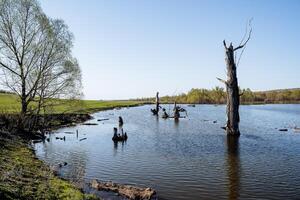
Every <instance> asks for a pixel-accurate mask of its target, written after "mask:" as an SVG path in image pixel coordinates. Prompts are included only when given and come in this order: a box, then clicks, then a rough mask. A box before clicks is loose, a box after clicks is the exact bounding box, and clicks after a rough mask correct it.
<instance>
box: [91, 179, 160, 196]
mask: <svg viewBox="0 0 300 200" xmlns="http://www.w3.org/2000/svg"><path fill="white" fill-rule="evenodd" d="M91 186H92V188H95V189H97V190H103V191H111V192H115V193H118V194H119V195H122V196H124V197H127V198H129V199H133V200H137V199H145V200H150V199H152V197H154V195H155V194H156V192H155V190H153V189H152V188H140V187H136V186H131V185H121V184H117V183H113V182H105V183H102V182H99V181H97V180H93V181H92V183H91Z"/></svg>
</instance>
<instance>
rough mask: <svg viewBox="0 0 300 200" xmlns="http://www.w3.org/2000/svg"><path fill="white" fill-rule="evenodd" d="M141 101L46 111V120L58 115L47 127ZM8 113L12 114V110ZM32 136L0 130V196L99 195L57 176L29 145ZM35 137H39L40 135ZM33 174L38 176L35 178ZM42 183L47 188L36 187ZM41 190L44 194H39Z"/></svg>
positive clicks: (67, 125) (61, 197)
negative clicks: (76, 109) (87, 192)
mask: <svg viewBox="0 0 300 200" xmlns="http://www.w3.org/2000/svg"><path fill="white" fill-rule="evenodd" d="M142 105H144V103H141V102H137V103H136V104H134V105H132V104H129V105H121V106H120V105H117V106H108V107H102V108H96V109H89V110H85V111H86V113H85V114H83V113H81V114H76V113H73V114H72V113H71V114H70V113H63V114H54V115H49V116H50V117H49V116H47V117H49V119H48V120H53V116H57V117H56V119H55V120H54V122H55V123H59V124H55V123H54V124H55V125H53V124H51V123H49V126H47V127H46V129H47V130H48V131H49V130H50V131H49V134H51V131H53V130H57V129H60V128H64V127H70V126H73V125H76V124H78V123H83V122H85V121H87V120H90V119H92V117H91V114H93V113H96V112H101V111H106V110H113V109H117V108H124V107H137V106H142ZM7 115H8V116H10V117H11V116H12V115H13V114H10V115H9V114H7ZM0 119H1V117H0ZM10 120H11V118H10ZM13 121H14V120H12V122H13ZM50 122H52V121H50ZM34 139H35V138H33V137H28V135H27V136H26V135H24V134H16V133H12V132H5V131H0V145H1V148H0V163H5V164H1V165H0V199H2V198H3V199H53V198H54V199H72V200H77V199H78V200H79V199H100V198H98V197H96V196H95V195H91V194H86V193H84V192H83V190H82V188H78V187H76V186H75V185H74V184H72V183H71V182H70V181H68V180H65V179H63V178H62V177H60V176H57V175H56V174H55V171H54V170H53V169H50V166H49V165H48V164H47V163H45V162H44V161H42V160H40V159H38V158H37V156H36V154H35V150H34V149H33V148H32V145H31V141H34ZM38 139H39V140H41V138H38ZM41 141H42V140H41ZM12 166H13V167H12ZM15 166H18V168H20V169H22V170H21V173H20V172H19V171H17V169H16V168H15ZM11 168H12V169H11ZM10 170H12V171H10ZM28 171H29V172H30V173H29V174H27V172H28ZM7 174H18V177H9V176H8V175H7ZM35 174H39V175H40V176H39V177H38V178H36V177H35ZM39 178H40V179H41V180H40V179H39ZM19 179H21V180H23V179H24V181H19ZM37 179H38V180H37ZM10 182H18V184H13V185H11V184H10ZM36 182H38V184H37V183H36ZM44 187H46V188H47V189H48V190H43V191H39V188H44ZM24 188H26V191H24ZM36 190H37V191H38V192H36ZM31 191H32V192H31ZM42 193H44V194H43V195H42ZM36 195H37V196H36ZM39 195H42V196H39Z"/></svg>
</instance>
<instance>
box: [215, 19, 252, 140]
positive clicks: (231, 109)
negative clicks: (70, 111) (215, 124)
mask: <svg viewBox="0 0 300 200" xmlns="http://www.w3.org/2000/svg"><path fill="white" fill-rule="evenodd" d="M249 26H250V30H249V32H248V33H246V34H247V35H248V37H247V39H246V40H245V41H244V42H243V40H244V39H243V40H242V42H241V43H240V45H239V46H238V47H236V48H234V47H233V45H232V43H230V45H229V47H227V45H226V42H225V40H223V45H224V48H225V56H226V66H227V80H226V81H225V80H222V79H220V78H217V79H218V80H219V81H221V82H223V83H224V84H225V85H226V93H227V110H226V112H227V124H226V132H227V134H228V135H235V136H239V135H240V130H239V122H240V115H239V106H240V93H239V86H238V79H237V73H236V60H235V52H236V51H237V50H239V49H241V50H242V52H243V49H244V48H245V47H246V45H247V43H248V41H249V40H250V38H251V33H252V28H251V24H250V23H249ZM240 56H241V55H240Z"/></svg>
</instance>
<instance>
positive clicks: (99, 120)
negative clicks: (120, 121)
mask: <svg viewBox="0 0 300 200" xmlns="http://www.w3.org/2000/svg"><path fill="white" fill-rule="evenodd" d="M107 120H109V119H108V118H105V119H98V120H97V121H98V122H101V121H107Z"/></svg>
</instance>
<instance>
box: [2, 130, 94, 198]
mask: <svg viewBox="0 0 300 200" xmlns="http://www.w3.org/2000/svg"><path fill="white" fill-rule="evenodd" d="M1 134H2V133H0V163H1V165H0V199H2V198H3V199H49V200H50V199H62V200H82V199H97V198H96V197H95V196H92V195H86V194H83V193H82V192H81V191H80V190H79V189H77V188H75V187H74V186H73V185H72V184H70V183H68V182H67V181H65V180H62V179H59V178H58V177H56V176H55V175H54V174H53V172H52V171H51V170H50V169H49V167H47V166H46V165H45V164H44V163H43V162H42V161H40V160H38V159H37V158H36V157H35V155H34V152H33V151H32V150H31V149H29V148H28V146H27V145H26V143H25V142H23V141H22V140H21V139H19V138H17V137H13V139H12V138H9V139H8V138H5V137H3V136H1Z"/></svg>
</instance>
